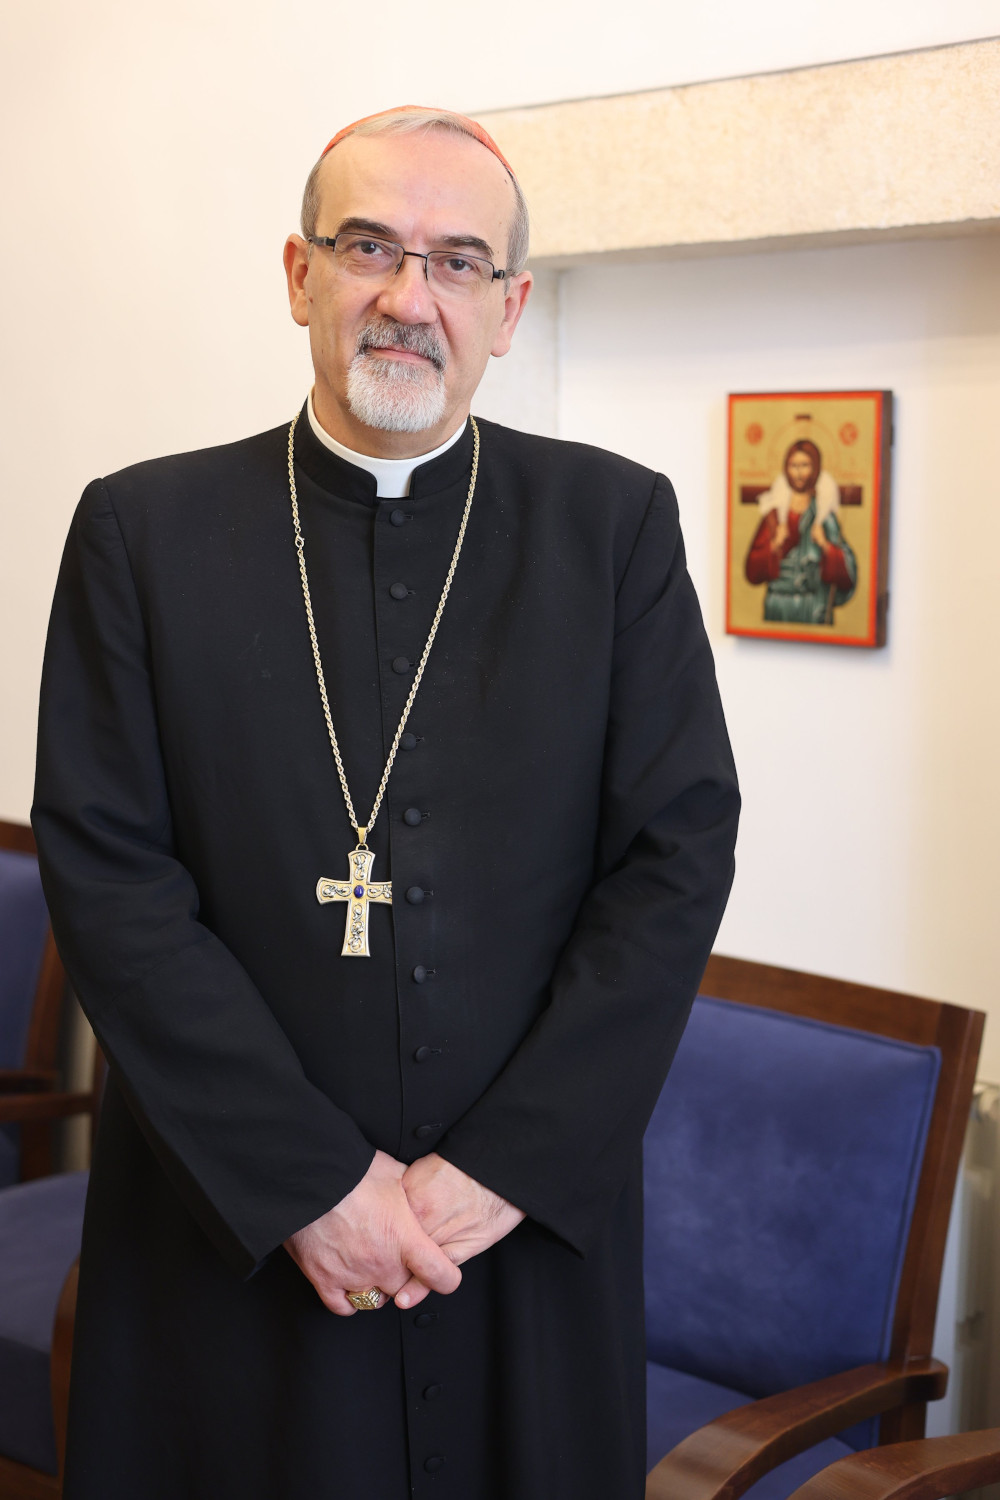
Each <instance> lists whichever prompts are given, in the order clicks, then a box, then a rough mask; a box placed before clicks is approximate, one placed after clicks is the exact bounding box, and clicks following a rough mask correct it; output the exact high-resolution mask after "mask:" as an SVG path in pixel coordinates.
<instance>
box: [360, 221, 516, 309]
mask: <svg viewBox="0 0 1000 1500" xmlns="http://www.w3.org/2000/svg"><path fill="white" fill-rule="evenodd" d="M411 253H412V252H411ZM403 256H404V250H403V247H402V245H395V244H392V243H391V242H390V241H389V240H375V239H372V238H371V236H370V235H361V234H339V235H338V236H337V243H336V246H335V248H334V260H335V261H336V263H337V265H338V266H339V267H340V268H341V270H343V271H345V272H346V273H347V274H348V275H350V276H370V277H373V278H374V277H389V276H392V275H394V274H395V272H396V271H397V270H398V269H399V267H400V266H401V265H402V262H403ZM420 259H422V260H424V263H425V265H426V267H427V279H428V281H432V282H433V283H434V285H435V286H436V287H438V288H439V289H440V290H441V291H445V292H453V293H455V294H456V295H458V296H474V297H475V296H480V295H482V293H483V292H485V291H486V290H487V288H488V287H489V286H490V285H491V284H492V281H493V267H492V265H491V264H490V262H489V261H486V260H480V259H479V258H478V257H477V256H472V255H462V254H460V253H459V252H458V251H455V250H431V251H430V252H429V253H428V255H427V256H426V257H424V256H421V257H420Z"/></svg>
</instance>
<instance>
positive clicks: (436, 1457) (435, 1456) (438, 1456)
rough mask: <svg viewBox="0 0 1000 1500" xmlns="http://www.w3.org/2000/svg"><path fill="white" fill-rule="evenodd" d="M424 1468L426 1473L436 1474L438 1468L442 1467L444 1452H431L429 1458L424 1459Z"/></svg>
mask: <svg viewBox="0 0 1000 1500" xmlns="http://www.w3.org/2000/svg"><path fill="white" fill-rule="evenodd" d="M424 1468H425V1469H426V1470H427V1472H428V1474H436V1473H437V1472H438V1470H439V1469H443V1468H444V1454H443V1453H432V1454H431V1456H430V1458H425V1459H424Z"/></svg>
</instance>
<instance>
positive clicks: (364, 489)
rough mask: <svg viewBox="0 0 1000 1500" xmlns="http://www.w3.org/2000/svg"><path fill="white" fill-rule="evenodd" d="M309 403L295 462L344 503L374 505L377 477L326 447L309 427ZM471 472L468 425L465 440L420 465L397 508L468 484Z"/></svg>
mask: <svg viewBox="0 0 1000 1500" xmlns="http://www.w3.org/2000/svg"><path fill="white" fill-rule="evenodd" d="M307 406H308V401H307V402H305V403H304V404H303V407H302V411H301V412H300V413H299V421H298V425H297V426H296V428H295V462H296V464H297V465H299V466H300V467H301V468H302V469H303V470H304V471H305V473H306V474H308V475H309V478H310V479H311V480H313V482H314V483H315V484H318V485H319V487H320V488H321V489H324V490H327V491H328V492H329V493H330V494H333V495H338V496H340V497H341V498H342V499H345V500H358V501H360V502H361V503H362V504H365V505H374V504H375V503H376V500H377V499H378V496H377V494H376V483H375V476H374V475H373V474H369V473H368V471H367V470H366V469H359V468H358V466H357V464H352V463H348V461H347V460H346V459H344V458H341V456H340V454H339V453H334V452H333V451H332V449H330V448H327V447H325V446H324V444H323V443H321V442H320V440H319V438H318V437H317V436H316V434H315V433H314V432H313V430H312V427H311V426H310V425H309V413H308V410H307ZM471 470H472V424H471V423H469V422H466V424H465V428H464V430H463V432H462V436H461V437H460V438H459V439H458V441H457V442H456V443H453V444H452V446H451V447H450V448H448V449H447V450H446V451H445V452H444V453H442V454H440V456H439V457H437V458H432V459H430V460H429V461H428V462H427V463H422V464H420V465H418V467H417V468H416V469H414V471H413V476H412V478H411V480H410V493H409V494H408V495H407V496H406V497H405V498H404V499H402V500H397V501H396V502H395V503H396V504H397V505H411V504H413V503H414V502H415V501H420V500H426V499H430V498H431V497H432V496H434V495H437V494H440V493H441V492H442V491H443V490H449V489H451V488H452V487H453V486H454V485H456V484H460V483H463V482H465V483H467V482H468V478H469V474H470V472H471Z"/></svg>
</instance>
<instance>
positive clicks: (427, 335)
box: [357, 317, 448, 372]
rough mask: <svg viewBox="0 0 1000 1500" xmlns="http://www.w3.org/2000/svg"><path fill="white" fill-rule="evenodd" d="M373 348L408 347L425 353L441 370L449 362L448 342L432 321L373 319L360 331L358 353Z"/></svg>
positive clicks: (418, 352)
mask: <svg viewBox="0 0 1000 1500" xmlns="http://www.w3.org/2000/svg"><path fill="white" fill-rule="evenodd" d="M369 349H406V350H407V351H408V352H409V353H410V354H421V355H423V357H424V359H429V360H430V362H431V364H432V365H433V366H434V368H435V369H436V370H437V371H438V372H440V371H442V370H443V369H444V367H445V365H446V364H447V362H448V356H447V354H446V352H445V348H444V345H443V344H442V342H441V340H440V338H439V337H438V335H437V333H436V332H435V330H434V329H433V328H432V327H431V325H430V324H429V323H397V322H396V320H395V318H385V317H378V318H372V319H370V320H369V322H367V323H366V324H365V326H364V327H363V328H362V329H361V330H360V332H359V333H358V339H357V353H358V354H367V352H368V350H369Z"/></svg>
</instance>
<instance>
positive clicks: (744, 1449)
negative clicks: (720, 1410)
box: [646, 1359, 948, 1500]
mask: <svg viewBox="0 0 1000 1500" xmlns="http://www.w3.org/2000/svg"><path fill="white" fill-rule="evenodd" d="M947 1385H948V1368H947V1366H946V1365H943V1364H941V1363H940V1361H939V1360H936V1359H922V1360H913V1361H911V1362H910V1363H909V1364H907V1365H905V1366H904V1365H900V1364H874V1365H860V1366H858V1368H857V1369H854V1370H845V1371H843V1372H842V1373H841V1374H839V1375H830V1376H828V1377H827V1378H826V1379H825V1380H815V1381H813V1382H812V1383H811V1384H810V1385H802V1386H798V1387H797V1388H796V1389H795V1390H793V1391H782V1392H781V1393H780V1394H779V1395H777V1396H765V1397H764V1398H763V1400H760V1401H754V1402H753V1403H752V1404H751V1405H750V1406H739V1407H737V1408H736V1410H735V1411H729V1412H726V1413H725V1414H724V1415H723V1416H721V1417H717V1418H716V1420H715V1421H714V1422H708V1423H706V1425H705V1426H704V1427H699V1429H698V1431H697V1432H692V1433H691V1435H690V1436H689V1437H686V1438H685V1439H684V1441H683V1442H681V1443H678V1444H677V1447H676V1448H674V1449H672V1450H671V1452H670V1453H668V1454H667V1455H666V1457H665V1458H661V1459H660V1462H659V1463H658V1464H657V1465H656V1468H655V1469H653V1471H652V1473H650V1474H649V1476H648V1477H647V1479H646V1500H736V1497H737V1496H739V1495H742V1494H743V1493H744V1492H745V1491H746V1490H748V1489H749V1488H750V1486H751V1485H752V1484H756V1482H757V1480H758V1479H760V1478H761V1477H762V1475H764V1474H767V1473H769V1472H770V1470H771V1469H776V1468H777V1466H778V1465H779V1464H782V1463H784V1462H785V1460H786V1459H788V1458H793V1457H794V1455H795V1454H796V1453H804V1452H805V1450H806V1449H807V1448H811V1447H813V1446H814V1444H816V1443H820V1442H822V1441H823V1440H824V1439H825V1438H829V1437H833V1436H834V1435H835V1434H836V1433H838V1432H843V1430H844V1429H845V1428H846V1427H853V1425H854V1423H855V1422H864V1421H867V1420H868V1418H870V1417H877V1416H879V1415H881V1413H882V1412H886V1411H892V1410H894V1409H895V1408H897V1407H900V1406H904V1405H906V1404H908V1403H910V1402H924V1401H936V1400H937V1399H938V1398H939V1397H940V1396H943V1395H944V1393H945V1390H946V1388H947Z"/></svg>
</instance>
